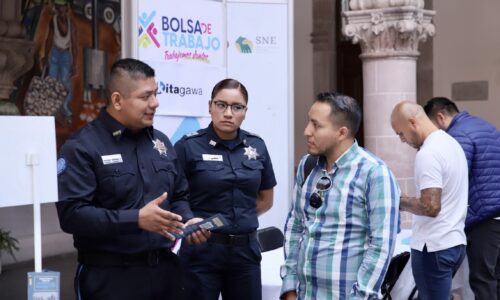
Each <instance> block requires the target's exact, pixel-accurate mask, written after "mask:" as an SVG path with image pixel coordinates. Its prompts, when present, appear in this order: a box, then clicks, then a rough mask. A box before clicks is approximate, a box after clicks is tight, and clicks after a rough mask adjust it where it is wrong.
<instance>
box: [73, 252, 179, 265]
mask: <svg viewBox="0 0 500 300" xmlns="http://www.w3.org/2000/svg"><path fill="white" fill-rule="evenodd" d="M175 256H176V255H175V254H173V253H172V252H171V251H170V250H168V249H158V250H153V251H147V252H140V253H134V254H124V253H112V252H83V251H78V262H79V263H81V264H85V265H93V266H102V267H116V266H124V267H126V266H156V265H158V264H159V263H161V262H163V261H167V260H172V259H174V258H175Z"/></svg>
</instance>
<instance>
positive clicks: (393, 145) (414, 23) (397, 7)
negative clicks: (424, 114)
mask: <svg viewBox="0 0 500 300" xmlns="http://www.w3.org/2000/svg"><path fill="white" fill-rule="evenodd" d="M349 5H350V11H347V12H344V17H345V18H346V26H345V28H344V34H345V35H346V36H348V37H350V38H352V40H353V43H359V44H360V46H361V51H362V54H361V56H360V58H361V59H362V60H363V97H364V102H363V114H364V117H363V123H364V134H365V137H364V138H365V140H364V141H365V147H366V148H367V149H369V150H370V151H372V152H373V153H375V154H376V155H377V156H379V157H380V158H382V159H383V160H384V161H385V162H386V163H387V164H388V165H389V167H390V168H391V169H392V171H393V172H394V174H395V175H396V177H397V178H398V181H399V184H400V187H401V190H402V192H403V193H404V194H408V195H415V184H414V158H415V150H413V149H412V148H410V147H409V146H408V145H406V144H403V143H401V141H400V139H399V137H398V136H397V135H396V134H395V132H394V131H393V130H392V127H391V123H390V115H391V112H392V109H393V108H394V106H395V104H396V103H398V102H399V101H401V100H410V101H414V102H416V99H417V95H416V91H417V87H416V83H417V80H416V76H417V72H416V66H417V63H416V62H417V58H418V55H419V52H418V44H419V42H420V41H425V40H426V38H427V37H428V36H432V35H434V25H433V24H431V19H432V16H433V15H434V11H429V10H424V9H423V7H424V1H423V0H378V1H372V0H351V1H350V3H349ZM408 219H409V218H408V215H406V216H404V217H403V225H404V227H408V226H409V224H408V222H407V221H408Z"/></svg>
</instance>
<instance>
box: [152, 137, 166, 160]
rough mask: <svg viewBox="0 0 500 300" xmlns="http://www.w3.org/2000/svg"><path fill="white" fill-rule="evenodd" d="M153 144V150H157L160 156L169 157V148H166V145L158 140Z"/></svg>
mask: <svg viewBox="0 0 500 300" xmlns="http://www.w3.org/2000/svg"><path fill="white" fill-rule="evenodd" d="M152 142H153V145H154V146H153V149H155V150H157V151H158V153H160V155H165V156H166V155H167V147H165V144H164V143H163V142H162V141H160V140H159V139H156V140H154V141H152Z"/></svg>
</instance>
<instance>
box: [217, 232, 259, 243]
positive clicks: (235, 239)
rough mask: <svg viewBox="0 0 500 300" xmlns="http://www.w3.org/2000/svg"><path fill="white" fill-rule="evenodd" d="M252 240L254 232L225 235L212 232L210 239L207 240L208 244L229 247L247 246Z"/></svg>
mask: <svg viewBox="0 0 500 300" xmlns="http://www.w3.org/2000/svg"><path fill="white" fill-rule="evenodd" d="M254 239H255V231H254V232H252V233H247V234H227V233H218V232H212V233H211V235H210V238H209V239H208V242H209V243H215V244H223V245H230V246H247V245H249V244H250V242H251V241H252V240H254Z"/></svg>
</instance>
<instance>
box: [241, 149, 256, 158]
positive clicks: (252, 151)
mask: <svg viewBox="0 0 500 300" xmlns="http://www.w3.org/2000/svg"><path fill="white" fill-rule="evenodd" d="M243 155H246V156H247V157H248V159H257V156H259V153H257V149H255V148H254V147H252V146H248V147H245V153H243Z"/></svg>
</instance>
